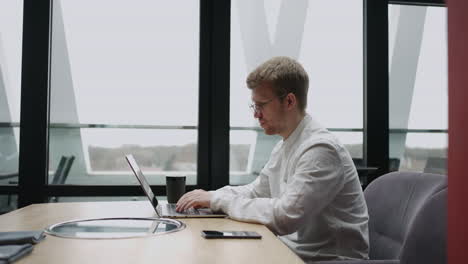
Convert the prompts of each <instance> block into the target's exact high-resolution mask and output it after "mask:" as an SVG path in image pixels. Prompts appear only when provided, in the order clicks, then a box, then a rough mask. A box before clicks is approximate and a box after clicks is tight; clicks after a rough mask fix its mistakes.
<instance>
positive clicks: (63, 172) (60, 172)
mask: <svg viewBox="0 0 468 264" xmlns="http://www.w3.org/2000/svg"><path fill="white" fill-rule="evenodd" d="M74 160H75V156H73V155H71V156H62V157H61V158H60V161H59V164H58V166H57V170H55V173H54V177H53V178H52V182H51V184H52V185H60V184H64V183H65V181H66V180H67V178H68V173H69V172H70V169H71V166H72V165H73V161H74ZM49 202H58V198H57V197H50V198H49Z"/></svg>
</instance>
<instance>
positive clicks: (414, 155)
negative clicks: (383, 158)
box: [399, 133, 448, 174]
mask: <svg viewBox="0 0 468 264" xmlns="http://www.w3.org/2000/svg"><path fill="white" fill-rule="evenodd" d="M428 142H431V144H430V145H428ZM447 146H448V137H447V133H408V134H407V136H406V143H405V150H404V154H403V158H402V159H401V162H400V167H399V170H402V171H419V172H421V171H423V172H430V173H437V174H447Z"/></svg>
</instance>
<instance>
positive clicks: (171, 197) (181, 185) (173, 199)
mask: <svg viewBox="0 0 468 264" xmlns="http://www.w3.org/2000/svg"><path fill="white" fill-rule="evenodd" d="M184 193H185V176H166V195H167V202H168V203H177V201H178V200H179V199H180V197H182V195H184Z"/></svg>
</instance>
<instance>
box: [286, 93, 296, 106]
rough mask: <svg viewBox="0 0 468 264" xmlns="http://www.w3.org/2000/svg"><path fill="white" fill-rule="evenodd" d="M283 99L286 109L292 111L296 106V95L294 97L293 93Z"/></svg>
mask: <svg viewBox="0 0 468 264" xmlns="http://www.w3.org/2000/svg"><path fill="white" fill-rule="evenodd" d="M285 99H286V106H287V107H288V109H293V108H294V107H296V106H297V98H296V95H294V94H293V93H288V95H286V98H285Z"/></svg>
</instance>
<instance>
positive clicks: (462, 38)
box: [447, 0, 468, 264]
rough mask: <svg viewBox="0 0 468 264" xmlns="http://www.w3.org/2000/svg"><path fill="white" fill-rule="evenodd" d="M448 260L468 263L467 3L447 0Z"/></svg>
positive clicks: (453, 262) (455, 262)
mask: <svg viewBox="0 0 468 264" xmlns="http://www.w3.org/2000/svg"><path fill="white" fill-rule="evenodd" d="M447 4H448V53H449V66H448V68H449V91H448V94H449V149H448V181H449V192H448V256H449V257H448V260H449V263H450V264H458V263H468V0H448V1H447Z"/></svg>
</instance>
